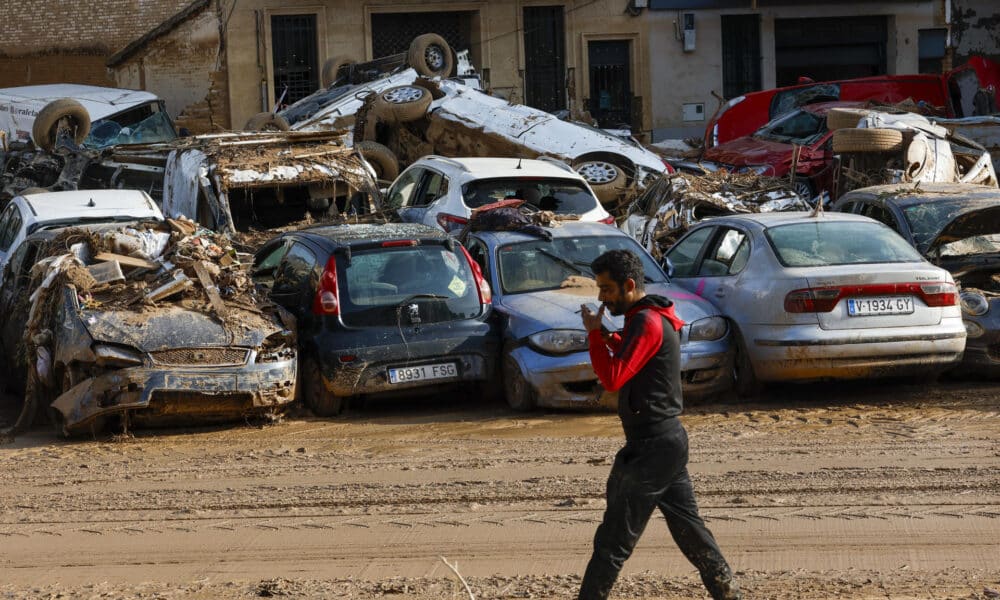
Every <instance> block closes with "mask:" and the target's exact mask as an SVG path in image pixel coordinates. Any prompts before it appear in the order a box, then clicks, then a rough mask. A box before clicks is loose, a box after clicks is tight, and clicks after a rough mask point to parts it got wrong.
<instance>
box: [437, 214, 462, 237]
mask: <svg viewBox="0 0 1000 600" xmlns="http://www.w3.org/2000/svg"><path fill="white" fill-rule="evenodd" d="M468 222H469V220H468V219H466V218H464V217H459V216H458V215H450V214H448V213H438V216H437V224H438V225H440V226H441V229H444V230H445V231H448V232H451V231H454V230H456V229H461V228H463V227H465V224H466V223H468Z"/></svg>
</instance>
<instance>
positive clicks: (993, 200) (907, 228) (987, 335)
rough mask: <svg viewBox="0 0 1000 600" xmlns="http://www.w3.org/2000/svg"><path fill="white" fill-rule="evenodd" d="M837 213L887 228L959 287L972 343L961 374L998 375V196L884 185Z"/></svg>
mask: <svg viewBox="0 0 1000 600" xmlns="http://www.w3.org/2000/svg"><path fill="white" fill-rule="evenodd" d="M834 209H835V210H841V211H844V212H852V213H856V214H862V215H866V216H869V217H871V218H873V219H876V220H878V221H881V222H882V223H885V224H886V225H888V226H889V227H891V228H893V229H894V230H895V231H896V232H898V233H899V234H900V235H901V236H903V238H904V239H906V240H907V241H908V242H910V243H911V244H912V245H913V247H914V248H916V249H917V250H918V251H919V252H920V253H921V254H922V255H923V256H924V257H926V258H927V259H928V260H929V261H931V262H932V263H934V264H936V265H938V266H940V267H942V268H945V269H947V270H948V271H950V272H951V273H952V275H953V276H954V277H955V281H956V282H957V283H958V284H959V286H960V287H961V294H960V297H961V301H962V318H963V320H964V323H965V330H966V333H967V334H968V339H967V341H966V345H965V355H964V358H963V361H962V364H961V365H960V366H959V370H961V371H967V372H969V373H975V374H979V375H986V376H991V377H996V376H998V375H1000V283H998V281H997V279H996V278H997V275H998V274H1000V191H998V190H996V189H989V188H985V187H983V186H979V185H971V184H947V183H928V184H922V185H921V186H920V187H919V189H914V188H912V186H906V187H903V186H899V185H883V186H875V187H870V188H862V189H859V190H854V191H851V192H848V193H847V194H845V195H844V196H843V197H841V198H840V200H838V201H837V203H836V204H835V205H834Z"/></svg>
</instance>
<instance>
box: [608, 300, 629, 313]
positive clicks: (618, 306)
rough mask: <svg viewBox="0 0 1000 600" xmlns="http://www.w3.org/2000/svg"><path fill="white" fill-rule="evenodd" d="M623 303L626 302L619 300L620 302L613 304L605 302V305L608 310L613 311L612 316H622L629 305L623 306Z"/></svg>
mask: <svg viewBox="0 0 1000 600" xmlns="http://www.w3.org/2000/svg"><path fill="white" fill-rule="evenodd" d="M623 304H625V303H624V302H622V301H621V300H619V301H618V302H615V303H613V304H611V303H608V302H605V303H604V306H606V307H607V308H608V312H609V313H611V315H612V316H615V317H620V316H622V315H624V314H625V311H626V309H627V307H625V306H623Z"/></svg>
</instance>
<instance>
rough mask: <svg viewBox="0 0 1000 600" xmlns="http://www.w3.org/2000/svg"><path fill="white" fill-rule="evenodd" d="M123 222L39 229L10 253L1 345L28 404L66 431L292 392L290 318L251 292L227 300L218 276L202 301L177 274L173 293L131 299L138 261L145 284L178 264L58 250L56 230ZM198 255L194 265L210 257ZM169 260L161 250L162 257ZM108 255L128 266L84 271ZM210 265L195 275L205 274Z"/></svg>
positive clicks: (161, 419) (226, 414)
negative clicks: (105, 279) (102, 277)
mask: <svg viewBox="0 0 1000 600" xmlns="http://www.w3.org/2000/svg"><path fill="white" fill-rule="evenodd" d="M146 226H147V223H142V224H135V229H136V230H138V229H141V228H145V227H146ZM121 227H122V226H121V225H120V224H115V225H97V226H93V227H88V228H87V229H85V230H84V229H81V228H69V229H62V230H60V229H54V230H45V231H40V232H37V233H34V234H32V235H31V236H29V237H28V238H27V240H26V241H25V243H24V244H22V252H23V253H22V254H18V255H15V257H14V260H13V261H12V267H11V270H10V272H9V273H10V277H9V278H8V280H7V281H6V282H5V283H4V285H3V286H2V287H0V307H2V308H3V310H4V311H5V313H6V314H8V315H10V321H8V322H6V323H5V327H4V328H3V330H2V343H0V345H2V348H3V351H4V354H5V358H6V362H7V364H8V366H9V367H10V366H12V365H13V371H14V372H13V373H12V374H11V377H12V378H20V379H22V380H23V381H21V382H19V383H26V384H27V385H26V386H25V387H26V390H25V391H26V396H27V397H26V404H27V403H29V402H33V403H36V404H37V408H38V409H39V410H43V411H47V412H48V413H49V415H50V417H51V418H52V419H53V420H54V421H55V422H56V423H57V426H58V430H59V431H60V432H62V433H63V434H67V435H69V434H75V433H79V432H82V431H91V430H99V429H100V428H101V427H102V426H103V425H104V423H105V422H106V421H107V420H108V419H109V418H117V419H119V420H121V421H122V422H123V423H125V424H128V423H135V424H175V423H185V424H190V423H205V422H213V421H216V420H233V419H239V418H243V417H248V416H253V415H262V414H267V413H275V412H278V411H280V410H281V408H282V407H284V406H285V405H287V404H289V403H291V402H292V401H293V400H294V399H295V375H296V364H297V358H296V357H297V353H296V343H295V331H294V320H293V319H292V318H291V317H290V316H289V315H287V314H286V315H284V316H283V315H282V313H281V311H280V310H278V309H277V307H274V306H273V305H267V304H265V303H259V302H256V303H255V302H252V301H250V302H249V303H248V302H247V299H251V300H252V298H253V295H252V293H251V294H250V295H248V296H246V297H244V298H243V299H242V300H241V299H236V300H235V301H232V302H231V301H229V297H230V295H229V293H228V292H227V291H226V290H225V289H221V288H214V287H213V291H212V292H208V294H209V299H211V300H212V301H211V303H209V302H206V301H205V300H204V297H201V296H200V295H201V293H202V292H200V291H196V290H197V288H195V287H194V286H193V285H188V286H186V287H184V286H178V292H176V294H168V295H166V296H163V298H162V299H161V298H160V297H159V296H156V297H155V298H156V299H155V300H154V299H152V298H154V296H152V295H147V294H142V293H140V294H139V295H138V296H133V298H134V300H129V297H130V296H132V295H133V293H134V291H135V289H136V288H135V287H130V286H134V285H136V284H135V282H136V281H140V280H142V279H143V277H144V276H143V275H142V273H143V272H145V273H149V275H148V276H149V277H152V278H153V279H152V281H155V282H156V284H151V285H150V286H148V287H154V286H155V285H158V284H159V282H160V281H162V280H164V279H165V280H166V281H168V282H174V281H180V280H182V279H183V277H182V276H181V275H179V273H180V271H177V272H175V273H173V274H171V273H170V272H169V271H168V272H166V273H164V274H163V276H159V275H158V274H156V273H150V269H145V271H144V270H143V269H144V267H135V266H132V267H130V266H129V265H130V262H131V261H132V260H135V261H138V262H139V263H141V262H144V259H131V258H129V257H125V256H120V257H118V258H116V259H113V260H114V264H113V265H110V264H109V262H110V261H109V259H108V258H106V257H103V256H102V255H100V254H97V255H93V254H92V253H89V251H84V250H82V249H77V248H74V250H73V253H71V254H58V252H65V248H66V246H65V244H63V242H62V240H63V239H72V240H74V241H75V240H77V239H87V238H89V237H91V236H100V235H102V234H109V235H115V234H117V233H118V232H119V231H128V230H121V229H120V228H121ZM153 227H162V225H153ZM143 230H145V229H143ZM130 235H131V234H130ZM54 249H58V251H57V252H55V253H53V250H54ZM77 253H80V254H83V255H86V256H88V260H87V262H91V263H92V264H90V265H87V264H86V263H84V262H82V261H80V259H79V258H77V256H76V255H77ZM179 256H180V254H173V255H172V256H171V258H170V260H180V259H179V258H177V257H179ZM36 261H39V262H36ZM119 261H121V262H119ZM152 264H156V263H152ZM152 264H151V266H152ZM201 264H202V265H203V267H195V268H196V269H199V268H204V269H206V270H208V269H209V266H207V264H206V263H204V262H203V263H201ZM33 265H35V266H34V267H33ZM171 265H172V263H170V262H169V261H165V262H164V263H163V266H162V267H160V269H161V270H165V269H167V267H170V266H171ZM108 266H111V270H117V271H118V272H119V273H121V271H122V270H124V271H126V272H129V274H128V275H127V276H124V275H119V276H118V277H114V276H112V277H111V278H110V279H109V282H110V283H101V282H98V281H96V280H95V278H94V277H95V275H88V274H90V273H100V272H105V273H106V272H107V271H106V270H105V267H108ZM126 277H127V282H125V281H123V279H125V278H126ZM211 277H212V275H206V278H205V279H203V280H202V282H201V285H202V286H206V285H207V286H211V284H210V283H209V279H210V278H211ZM246 281H249V278H248V277H247V278H246ZM142 289H143V290H144V291H145V288H142ZM205 289H206V290H208V287H205ZM185 290H189V291H185ZM155 291H156V290H153V291H151V292H149V294H152V293H153V292H155ZM213 294H214V297H213ZM143 296H145V299H143ZM223 297H225V298H226V299H225V300H223ZM216 302H218V303H219V304H216ZM220 305H221V307H220ZM216 311H218V312H216ZM12 322H13V323H17V324H18V325H17V326H10V323H12ZM25 372H27V377H24V373H25Z"/></svg>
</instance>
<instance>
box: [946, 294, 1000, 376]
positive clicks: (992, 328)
mask: <svg viewBox="0 0 1000 600" xmlns="http://www.w3.org/2000/svg"><path fill="white" fill-rule="evenodd" d="M995 308H1000V305H998V306H996V307H995ZM985 317H986V318H983V317H979V318H976V319H970V321H972V322H974V323H976V324H977V325H979V326H980V327H982V328H983V330H984V333H983V334H982V335H979V336H977V337H974V338H968V340H966V343H965V354H964V356H963V357H962V362H961V364H959V365H957V366H956V367H955V369H954V371H955V372H956V373H957V374H965V375H976V376H983V377H997V376H1000V317H998V316H997V315H995V314H994V313H993V310H991V311H990V313H988V314H987V315H985Z"/></svg>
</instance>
